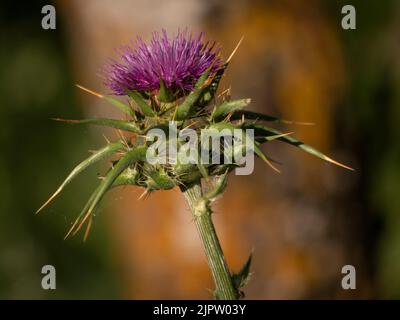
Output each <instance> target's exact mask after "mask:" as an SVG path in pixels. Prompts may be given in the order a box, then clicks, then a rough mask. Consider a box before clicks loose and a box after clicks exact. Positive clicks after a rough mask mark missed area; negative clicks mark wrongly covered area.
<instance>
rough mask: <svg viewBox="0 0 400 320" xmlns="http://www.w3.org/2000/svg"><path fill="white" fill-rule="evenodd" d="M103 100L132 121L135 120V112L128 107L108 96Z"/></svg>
mask: <svg viewBox="0 0 400 320" xmlns="http://www.w3.org/2000/svg"><path fill="white" fill-rule="evenodd" d="M104 99H105V100H107V101H108V102H110V103H111V104H112V105H113V106H115V107H117V108H118V109H120V110H121V111H122V112H124V113H126V114H128V115H130V116H131V117H132V118H133V119H135V111H134V110H133V109H132V108H131V107H130V106H129V105H127V104H125V103H123V102H121V101H119V100H117V99H115V98H112V97H109V96H104Z"/></svg>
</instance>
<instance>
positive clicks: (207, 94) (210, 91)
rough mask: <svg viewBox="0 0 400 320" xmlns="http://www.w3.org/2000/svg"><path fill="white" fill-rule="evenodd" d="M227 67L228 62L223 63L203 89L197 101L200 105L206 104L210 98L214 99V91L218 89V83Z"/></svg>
mask: <svg viewBox="0 0 400 320" xmlns="http://www.w3.org/2000/svg"><path fill="white" fill-rule="evenodd" d="M227 67H228V63H225V64H224V65H223V66H222V67H221V68H219V69H218V70H217V72H216V73H215V75H214V77H213V78H212V80H211V83H210V85H209V86H207V88H205V89H204V90H203V92H202V93H201V98H200V102H199V105H200V106H206V105H207V104H208V103H209V102H210V101H211V100H212V99H214V97H215V93H216V92H217V90H218V86H219V83H220V81H221V79H222V76H223V75H224V73H225V70H226V68H227Z"/></svg>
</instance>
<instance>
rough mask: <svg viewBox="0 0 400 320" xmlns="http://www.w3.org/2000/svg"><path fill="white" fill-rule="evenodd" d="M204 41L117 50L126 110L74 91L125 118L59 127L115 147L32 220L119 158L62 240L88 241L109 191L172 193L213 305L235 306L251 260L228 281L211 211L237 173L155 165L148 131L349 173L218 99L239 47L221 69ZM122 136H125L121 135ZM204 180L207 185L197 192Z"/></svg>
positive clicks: (165, 41)
mask: <svg viewBox="0 0 400 320" xmlns="http://www.w3.org/2000/svg"><path fill="white" fill-rule="evenodd" d="M203 39H204V34H203V33H200V34H199V35H197V36H196V37H193V36H192V35H191V34H189V33H188V32H187V31H184V32H178V35H177V36H175V38H173V39H169V38H168V37H167V34H166V32H165V31H163V32H162V34H159V33H153V39H152V41H151V42H150V43H149V44H146V43H145V42H143V41H142V40H141V39H138V41H137V46H136V48H135V49H132V48H130V47H125V48H124V49H123V50H122V55H121V59H122V62H115V61H114V62H113V63H111V64H109V65H108V67H107V68H106V70H107V71H106V72H105V75H106V80H105V84H106V85H107V86H108V87H109V88H111V89H112V90H113V91H114V93H115V94H116V95H128V96H129V97H128V99H129V104H126V103H124V102H122V101H120V100H117V99H114V98H112V97H110V96H105V95H102V94H100V93H97V92H94V91H92V90H89V89H85V88H83V87H81V86H79V87H80V88H81V89H84V90H85V91H87V92H89V93H91V94H94V95H95V96H96V97H98V98H100V99H105V100H107V101H108V102H110V103H111V104H112V105H113V106H114V107H116V108H118V109H120V110H121V111H122V112H124V113H125V114H126V116H125V117H124V119H104V118H95V119H84V120H63V121H66V122H68V123H73V124H91V125H99V126H107V127H111V128H114V129H117V130H118V131H117V132H118V133H119V134H120V139H118V140H117V141H112V142H109V141H107V142H108V144H107V145H106V146H105V147H103V148H101V149H99V150H97V151H95V152H94V153H93V154H92V155H91V156H90V157H89V158H87V159H86V160H84V161H83V162H81V163H80V164H78V165H77V166H76V167H75V168H74V170H72V172H71V173H70V174H69V175H68V177H67V178H66V179H65V180H64V182H63V183H62V184H61V186H60V187H59V188H58V189H57V190H56V192H55V193H54V194H53V195H52V196H51V197H50V198H49V199H48V200H47V201H46V202H45V204H44V205H43V206H42V207H41V208H40V209H39V210H38V212H39V211H40V210H42V209H43V208H44V207H45V206H46V205H48V204H49V203H50V202H51V201H52V200H53V199H54V198H55V197H56V196H57V195H58V194H59V193H60V192H61V191H62V190H63V189H64V187H65V186H66V185H67V184H69V183H70V182H71V181H72V180H73V179H74V178H75V177H76V176H78V175H79V174H80V173H81V172H82V171H84V170H85V169H86V168H88V167H89V166H91V165H93V164H94V163H96V162H98V161H100V160H102V159H105V158H107V157H111V156H114V157H117V160H115V161H113V162H111V164H110V169H109V170H108V172H107V173H106V174H105V176H104V177H103V178H102V179H101V181H100V183H99V186H98V187H97V188H96V189H95V190H94V192H93V194H92V195H91V197H90V198H89V200H88V202H87V203H86V205H85V206H84V208H83V210H82V211H81V213H80V214H79V216H78V218H77V219H76V220H75V222H74V223H73V224H72V226H71V228H70V230H69V232H68V233H67V236H66V237H68V236H69V235H74V234H76V233H77V232H78V231H79V230H80V229H81V228H82V227H83V226H84V225H86V232H85V236H84V238H86V237H87V235H88V233H89V230H90V228H91V226H92V222H93V217H94V212H95V210H96V209H97V207H98V205H99V203H100V202H101V200H102V199H103V197H104V195H105V194H106V192H107V191H108V190H110V189H112V188H114V187H118V186H125V185H134V186H137V187H140V188H144V190H145V191H144V193H143V194H148V193H150V192H154V191H156V190H168V189H172V188H175V187H177V188H179V189H180V190H181V191H182V193H183V194H184V195H185V197H186V199H187V201H188V204H189V206H190V208H191V210H192V213H193V221H194V223H195V224H196V227H197V229H198V231H199V234H200V238H201V240H202V241H203V244H204V249H205V253H206V256H207V259H208V263H209V266H210V269H211V272H212V275H213V278H214V282H215V286H216V290H215V294H214V296H215V297H216V298H217V299H238V298H240V297H241V296H242V287H243V286H244V285H245V284H246V283H247V281H248V279H249V275H250V263H251V255H250V257H249V259H248V260H247V262H246V263H245V264H244V266H243V268H242V270H241V271H240V272H238V273H236V274H232V273H231V271H230V270H229V269H228V266H227V264H226V262H225V260H224V256H223V252H222V249H221V246H220V244H219V241H218V237H217V234H216V231H215V228H214V226H213V222H212V218H211V213H212V211H211V204H212V202H213V201H215V199H216V198H217V197H218V196H220V195H221V194H222V193H223V191H224V189H225V187H226V185H227V183H226V182H227V175H228V173H229V172H231V171H233V170H235V169H236V168H237V167H239V166H240V165H239V164H238V163H232V162H228V163H219V162H218V163H216V164H212V163H211V164H208V162H207V163H202V162H198V163H188V164H183V163H179V162H173V161H170V160H169V161H168V162H167V163H160V164H154V163H152V162H151V161H149V159H148V158H147V156H146V155H147V151H148V150H149V149H151V146H152V145H151V141H153V139H149V138H151V137H150V132H151V131H152V129H156V130H165V128H166V127H168V125H169V124H170V123H171V122H172V123H174V125H175V126H176V127H174V128H176V129H175V130H174V131H176V133H177V132H183V131H185V130H187V128H189V127H190V128H192V129H193V130H194V134H195V135H196V137H197V138H198V139H197V140H201V139H200V138H199V136H200V132H201V131H202V130H203V129H212V130H214V131H217V132H220V131H223V130H228V131H229V132H232V131H234V130H239V131H240V132H242V133H245V132H247V130H252V132H253V133H254V139H253V138H252V137H251V139H248V138H247V136H246V139H244V140H243V141H245V142H242V144H241V145H239V148H237V149H235V152H239V153H241V152H242V150H243V149H246V150H247V146H248V145H246V144H247V141H249V142H250V144H252V145H253V148H252V149H251V152H252V153H254V154H256V155H257V156H258V157H259V158H261V159H262V160H264V161H265V162H266V163H267V164H268V165H270V166H271V167H272V168H273V169H275V167H273V165H272V164H271V163H270V161H269V160H268V157H266V156H265V155H264V153H263V152H262V150H261V148H260V146H261V145H262V144H268V143H269V142H270V141H272V140H278V141H281V142H283V143H286V144H289V145H292V146H294V147H297V148H299V149H301V150H303V151H305V152H307V153H309V154H311V155H313V156H315V157H318V158H320V159H322V160H325V161H328V162H330V163H333V164H336V165H339V166H342V167H344V168H347V169H350V170H351V168H349V167H347V166H345V165H343V164H340V163H338V162H336V161H334V160H333V159H331V158H329V157H327V156H325V155H324V154H322V153H321V152H319V151H318V150H316V149H314V148H312V147H311V146H309V145H307V144H305V143H303V142H302V141H300V140H297V139H296V138H294V137H293V136H292V135H289V134H290V133H283V132H281V131H279V130H276V129H275V128H271V127H269V126H268V125H266V124H265V123H266V122H274V123H278V124H279V123H286V124H290V123H293V122H289V121H285V120H281V119H278V118H276V117H273V116H270V115H266V114H262V113H257V112H253V111H250V110H243V109H244V108H245V107H246V106H247V105H248V104H249V103H250V99H239V100H230V95H229V94H227V92H226V91H225V92H223V93H221V94H220V95H219V96H218V98H216V92H217V90H218V86H219V83H220V80H221V78H222V76H223V75H224V72H225V71H226V69H227V67H228V65H229V63H230V60H231V58H232V56H233V54H234V53H235V52H236V50H237V48H238V47H239V45H240V42H239V44H238V45H237V46H236V48H235V49H234V50H233V53H232V54H231V55H230V57H229V58H228V59H227V60H226V61H224V62H222V59H221V58H220V56H219V51H220V50H219V48H216V49H215V44H210V43H208V42H203ZM224 93H225V94H224ZM121 131H124V132H128V133H130V135H123V134H122V133H121ZM132 135H133V137H132ZM218 141H219V140H218ZM221 145H222V144H220V143H217V149H218V148H224V147H225V145H224V146H223V147H219V146H221ZM228 149H229V148H228ZM230 150H232V149H230ZM198 151H200V150H198ZM276 171H277V170H276ZM204 180H207V182H208V183H205V184H202V181H204Z"/></svg>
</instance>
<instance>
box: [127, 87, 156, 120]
mask: <svg viewBox="0 0 400 320" xmlns="http://www.w3.org/2000/svg"><path fill="white" fill-rule="evenodd" d="M127 94H128V95H129V96H130V97H131V98H132V99H133V101H135V103H136V104H137V106H138V107H139V109H140V110H141V111H142V113H143V114H144V115H145V116H147V117H154V116H155V114H154V111H153V109H151V107H150V106H149V105H148V104H147V102H146V101H145V100H144V99H143V97H142V96H141V95H140V93H138V92H136V91H131V90H127Z"/></svg>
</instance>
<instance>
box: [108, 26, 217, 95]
mask: <svg viewBox="0 0 400 320" xmlns="http://www.w3.org/2000/svg"><path fill="white" fill-rule="evenodd" d="M219 52H220V48H219V47H216V45H215V43H210V42H205V41H204V33H200V34H198V35H197V36H193V35H192V34H191V33H189V32H188V31H187V30H185V31H183V32H182V31H178V34H177V35H176V36H175V37H173V38H172V39H171V38H169V37H168V35H167V32H166V31H165V30H163V31H162V33H161V34H160V33H158V32H154V33H153V36H152V39H151V41H150V42H149V43H146V42H144V41H143V40H142V39H141V38H138V39H137V41H136V46H135V47H134V48H132V47H130V46H125V47H123V48H121V49H120V50H119V55H120V60H121V61H120V62H117V61H111V63H109V64H108V65H107V66H106V67H105V70H104V71H105V72H104V74H105V81H104V84H105V85H106V86H108V87H109V88H110V89H111V90H112V91H113V92H114V93H115V94H117V95H125V94H126V90H136V91H139V92H147V93H152V92H155V91H158V90H159V89H160V83H161V80H162V82H163V83H164V85H165V87H166V88H167V89H168V90H169V91H170V92H171V93H173V94H174V95H175V96H176V95H180V94H185V93H187V92H189V91H190V90H192V89H193V87H194V85H195V83H196V81H197V80H198V79H199V78H200V76H201V75H202V74H203V73H204V72H205V71H206V70H207V69H208V68H211V72H215V71H216V70H218V68H220V67H221V65H222V60H221V58H220V56H219Z"/></svg>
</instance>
